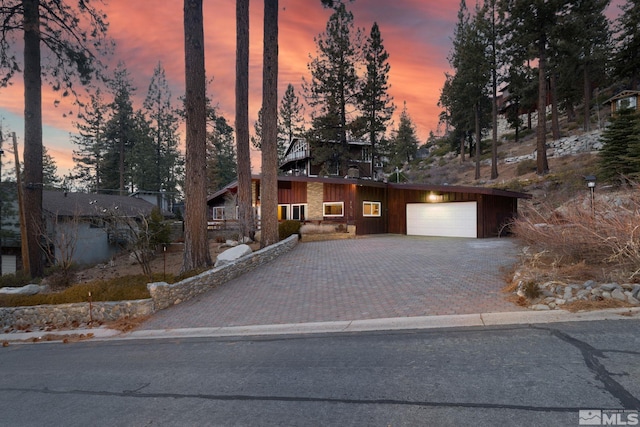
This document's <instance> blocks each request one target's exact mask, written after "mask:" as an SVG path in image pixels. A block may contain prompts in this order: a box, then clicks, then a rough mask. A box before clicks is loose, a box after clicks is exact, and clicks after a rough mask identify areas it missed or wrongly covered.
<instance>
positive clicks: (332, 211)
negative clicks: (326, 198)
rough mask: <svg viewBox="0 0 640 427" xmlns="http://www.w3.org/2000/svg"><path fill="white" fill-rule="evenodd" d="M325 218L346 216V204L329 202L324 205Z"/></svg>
mask: <svg viewBox="0 0 640 427" xmlns="http://www.w3.org/2000/svg"><path fill="white" fill-rule="evenodd" d="M322 211H323V212H324V216H344V202H328V203H323V204H322Z"/></svg>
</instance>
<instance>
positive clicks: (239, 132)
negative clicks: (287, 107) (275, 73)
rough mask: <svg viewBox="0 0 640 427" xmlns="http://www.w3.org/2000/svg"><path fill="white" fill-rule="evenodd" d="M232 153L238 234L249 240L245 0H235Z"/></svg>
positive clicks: (249, 152)
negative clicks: (234, 114)
mask: <svg viewBox="0 0 640 427" xmlns="http://www.w3.org/2000/svg"><path fill="white" fill-rule="evenodd" d="M235 125H236V155H237V158H238V215H239V218H238V223H239V226H240V234H241V237H249V238H251V239H253V237H254V233H255V228H254V224H253V212H252V203H251V151H250V148H249V0H237V1H236V123H235Z"/></svg>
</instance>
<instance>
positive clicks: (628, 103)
mask: <svg viewBox="0 0 640 427" xmlns="http://www.w3.org/2000/svg"><path fill="white" fill-rule="evenodd" d="M638 96H640V91H637V90H623V91H622V92H620V93H618V94H617V95H614V96H612V97H611V98H609V99H607V100H606V101H605V102H604V104H605V105H607V104H609V105H611V115H612V116H613V115H615V114H616V112H618V111H620V110H622V109H625V108H630V109H632V110H637V109H638Z"/></svg>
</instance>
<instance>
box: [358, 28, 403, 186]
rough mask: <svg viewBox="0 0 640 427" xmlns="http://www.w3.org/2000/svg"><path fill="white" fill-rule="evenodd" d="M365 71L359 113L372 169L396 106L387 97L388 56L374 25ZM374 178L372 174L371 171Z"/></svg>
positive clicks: (370, 36) (365, 55)
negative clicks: (367, 140) (366, 135)
mask: <svg viewBox="0 0 640 427" xmlns="http://www.w3.org/2000/svg"><path fill="white" fill-rule="evenodd" d="M364 58H365V63H366V67H367V71H366V75H365V78H364V84H363V86H362V91H361V93H360V109H361V111H362V117H363V119H364V129H363V130H364V131H365V132H366V133H367V134H368V136H369V144H370V145H371V167H372V168H373V165H374V164H375V163H376V162H377V160H378V159H379V157H380V155H379V149H378V144H379V142H380V139H381V138H382V137H383V136H384V134H385V132H386V131H387V125H388V123H389V122H390V121H391V117H392V115H393V112H394V111H395V105H394V104H393V98H392V97H391V96H390V95H389V87H390V85H389V71H390V69H391V66H390V65H389V62H388V60H389V54H388V53H387V51H386V50H385V48H384V45H383V44H382V36H381V35H380V28H379V27H378V24H377V23H374V24H373V26H372V27H371V34H370V35H369V38H368V39H367V42H366V45H365V48H364ZM371 176H373V170H372V171H371Z"/></svg>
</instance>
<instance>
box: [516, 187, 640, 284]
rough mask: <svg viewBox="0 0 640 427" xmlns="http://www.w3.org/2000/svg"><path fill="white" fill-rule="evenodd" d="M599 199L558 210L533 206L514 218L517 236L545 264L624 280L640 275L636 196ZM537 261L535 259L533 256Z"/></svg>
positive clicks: (639, 197) (639, 205)
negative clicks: (587, 268)
mask: <svg viewBox="0 0 640 427" xmlns="http://www.w3.org/2000/svg"><path fill="white" fill-rule="evenodd" d="M635 190H636V189H634V191H632V192H625V193H624V194H622V195H620V194H609V195H601V196H598V197H597V198H596V200H595V201H594V205H593V207H592V206H591V203H590V201H589V200H588V199H586V200H585V201H583V202H575V201H574V202H572V203H570V204H567V205H565V206H563V207H561V208H559V209H555V210H552V209H549V208H548V207H545V206H543V207H538V208H536V209H531V210H530V211H528V212H527V214H525V215H523V216H522V217H521V218H519V219H517V220H516V221H515V222H514V224H513V227H512V230H513V232H514V233H515V235H516V236H518V237H519V238H521V239H522V240H523V241H525V242H526V243H527V244H528V245H529V246H530V247H531V248H533V252H536V253H538V254H541V253H544V254H545V257H544V258H545V259H546V260H547V263H548V265H553V264H556V265H558V264H569V265H580V264H582V265H587V266H592V267H600V268H607V269H612V270H614V271H617V272H618V274H619V275H620V276H621V277H623V278H624V279H625V280H633V279H634V278H636V277H637V276H639V275H640V194H638V192H637V191H635ZM538 258H540V257H538Z"/></svg>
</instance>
